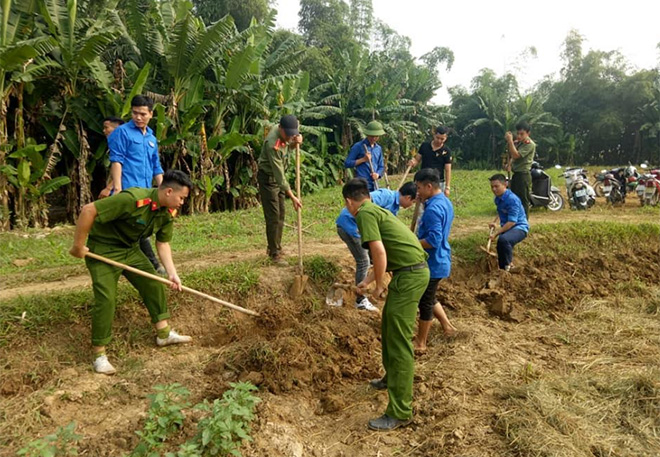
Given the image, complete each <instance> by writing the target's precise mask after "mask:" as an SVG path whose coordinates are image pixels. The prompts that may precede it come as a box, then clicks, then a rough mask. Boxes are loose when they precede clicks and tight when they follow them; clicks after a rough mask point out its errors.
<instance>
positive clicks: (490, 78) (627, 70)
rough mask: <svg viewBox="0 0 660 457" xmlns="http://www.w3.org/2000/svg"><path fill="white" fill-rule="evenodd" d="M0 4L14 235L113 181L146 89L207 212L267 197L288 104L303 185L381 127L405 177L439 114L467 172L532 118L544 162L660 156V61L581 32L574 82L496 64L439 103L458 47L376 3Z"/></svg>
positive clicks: (8, 211) (489, 162) (570, 47)
mask: <svg viewBox="0 0 660 457" xmlns="http://www.w3.org/2000/svg"><path fill="white" fill-rule="evenodd" d="M0 3H1V9H0V20H1V23H0V230H8V229H10V228H12V227H19V228H22V227H28V226H45V225H48V224H49V222H50V223H52V222H53V221H63V220H65V219H68V220H69V221H73V220H75V218H76V217H77V214H78V212H79V211H80V208H81V207H82V205H84V204H86V203H88V202H90V201H92V200H93V199H94V198H95V196H96V195H97V194H98V192H99V191H100V190H101V188H103V187H104V185H105V182H106V179H107V167H108V165H109V163H108V154H107V144H106V141H105V138H104V136H103V134H102V132H101V131H102V121H103V118H104V117H105V116H120V117H123V118H124V119H128V118H129V117H130V105H129V103H130V99H131V97H132V96H133V95H135V94H138V93H146V94H147V95H150V96H151V97H152V98H153V99H154V100H155V101H156V103H157V104H156V107H155V110H154V111H155V113H154V122H153V123H152V128H153V129H154V131H155V133H156V136H157V138H158V140H159V144H160V153H161V160H162V163H163V166H164V168H165V169H168V168H179V169H182V170H185V171H186V172H188V173H190V175H191V177H192V178H193V182H194V183H195V186H196V188H195V190H194V192H193V193H192V194H191V198H190V202H189V205H188V208H187V210H188V212H191V213H205V212H209V211H212V210H236V209H239V208H245V207H248V206H251V205H254V204H255V203H256V202H257V199H256V195H257V189H256V158H257V157H258V153H259V150H260V147H261V143H262V140H263V138H264V134H265V132H266V131H267V130H268V129H270V128H271V127H272V123H273V122H276V121H277V120H278V119H279V117H280V116H281V115H283V114H288V113H292V114H295V115H297V116H298V117H299V119H300V120H301V122H302V124H303V126H302V128H301V130H302V132H303V134H304V135H305V137H306V140H305V145H304V151H303V170H302V172H303V176H304V179H303V183H304V188H303V191H304V192H313V191H315V190H318V189H320V188H323V187H328V186H332V185H335V184H336V183H337V182H338V181H340V180H341V179H343V178H344V170H343V160H344V157H345V155H346V153H347V149H348V148H349V147H350V145H351V144H352V143H353V142H354V141H356V140H358V139H360V138H361V136H362V134H361V131H362V129H363V127H364V126H365V125H366V123H367V122H369V121H370V120H372V119H378V120H380V121H381V122H383V123H384V126H385V130H386V131H387V133H388V135H387V136H386V137H384V138H382V140H381V144H383V146H384V148H385V150H386V158H387V162H388V168H389V171H390V172H391V173H393V172H396V171H400V170H402V168H403V167H404V164H405V162H406V160H407V159H408V158H409V157H410V155H411V154H412V152H413V151H414V149H415V148H417V147H418V146H419V144H420V142H421V141H423V140H424V139H426V138H427V137H428V136H429V135H430V131H431V129H432V128H433V127H434V126H437V125H439V124H446V125H448V126H450V127H451V128H452V129H453V133H452V135H451V136H450V141H449V146H450V147H451V148H452V150H453V152H454V156H455V164H456V166H457V167H462V168H493V167H495V168H497V167H500V166H501V156H502V153H503V152H504V142H503V135H504V132H505V131H507V130H511V129H513V127H514V125H515V124H516V122H518V121H520V120H523V119H524V120H527V121H529V122H530V123H531V125H532V128H533V134H532V136H533V138H534V139H535V140H536V141H537V143H538V145H539V146H538V154H539V158H540V159H541V160H542V161H543V162H545V163H546V165H549V164H554V163H561V164H563V165H567V164H586V163H589V164H622V163H626V162H628V161H630V162H633V163H639V162H640V161H642V160H648V161H650V162H654V163H658V162H660V78H659V70H658V68H653V69H642V70H639V69H633V68H631V67H630V65H629V64H628V63H627V62H626V59H625V58H624V56H622V55H621V54H620V53H618V52H616V51H600V50H590V51H588V52H587V51H586V50H585V49H584V46H583V43H584V37H582V36H581V35H580V34H579V32H578V31H572V32H571V33H569V35H568V36H567V37H566V40H565V43H564V46H563V51H562V59H563V67H562V68H561V71H560V72H559V74H558V76H556V77H548V78H546V79H544V80H542V81H539V82H538V84H537V85H536V86H535V87H534V88H533V89H531V90H529V91H526V92H523V91H521V89H520V88H519V86H518V83H517V80H516V77H515V74H513V73H507V74H504V75H499V74H496V73H495V72H494V71H492V70H490V69H483V70H482V71H481V72H480V73H479V74H478V75H476V76H475V77H474V79H473V80H472V83H471V85H470V86H469V87H452V88H450V89H449V92H450V95H451V103H450V104H449V105H448V106H438V105H435V104H433V103H432V99H433V97H434V93H435V92H436V91H437V90H438V89H439V88H440V87H441V84H442V83H441V73H442V72H446V71H451V67H452V64H453V62H454V54H453V52H452V51H451V50H450V49H448V48H446V47H443V46H442V43H437V47H435V48H434V49H433V50H432V51H431V52H429V53H427V54H425V55H423V56H421V57H420V58H416V57H414V56H413V55H412V54H411V52H410V47H411V43H410V40H409V39H408V38H406V37H405V36H401V35H399V34H398V33H397V32H396V31H395V30H394V27H395V26H396V24H389V25H388V24H384V23H382V22H381V21H379V20H378V19H377V18H375V17H374V16H373V13H372V7H371V1H370V0H351V1H350V2H348V3H346V2H344V1H342V0H301V9H300V14H299V24H298V25H299V27H298V28H299V31H300V33H294V32H291V31H287V30H278V29H276V27H275V25H274V24H275V16H276V12H275V11H274V10H273V9H272V5H271V4H269V2H268V0H194V1H192V2H189V1H184V0H79V1H76V0H20V1H18V0H0ZM527 54H528V55H529V58H533V54H534V49H533V48H529V52H527ZM49 219H50V221H49Z"/></svg>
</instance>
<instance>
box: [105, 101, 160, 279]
mask: <svg viewBox="0 0 660 457" xmlns="http://www.w3.org/2000/svg"><path fill="white" fill-rule="evenodd" d="M153 108H154V104H153V101H152V100H151V99H150V98H149V97H145V96H143V95H136V96H135V97H133V99H132V100H131V117H132V119H131V120H130V121H128V122H127V123H125V124H122V125H120V126H119V127H117V128H116V129H115V130H114V131H113V132H112V134H111V135H110V136H109V137H108V148H109V149H110V177H111V179H112V181H111V182H110V183H109V184H108V186H107V187H106V189H112V191H111V192H108V194H110V193H111V194H118V193H119V192H121V191H122V190H124V189H129V188H131V187H141V188H151V187H153V184H154V181H155V182H156V186H160V184H161V182H162V181H163V168H162V167H161V165H160V158H159V156H158V140H156V136H155V135H154V132H153V130H151V128H149V121H150V120H151V118H152V117H153ZM106 196H107V195H105V194H104V192H102V193H101V197H106ZM140 249H142V252H144V254H145V255H146V256H147V258H148V259H149V261H150V262H151V263H152V264H153V266H154V268H155V269H156V271H158V273H160V274H163V273H164V272H165V269H164V268H163V267H162V266H161V265H160V263H159V262H158V259H157V258H156V254H154V250H153V248H152V246H151V242H150V241H149V238H144V239H141V240H140Z"/></svg>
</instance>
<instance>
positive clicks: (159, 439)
mask: <svg viewBox="0 0 660 457" xmlns="http://www.w3.org/2000/svg"><path fill="white" fill-rule="evenodd" d="M154 390H155V393H153V394H150V395H149V396H148V398H149V400H150V404H149V411H148V413H147V420H146V422H145V424H144V427H143V429H142V430H139V431H137V432H135V433H136V434H137V435H138V436H139V437H140V444H138V446H137V447H136V448H135V450H134V451H133V454H132V455H133V456H149V457H151V456H158V455H159V453H158V452H154V451H155V450H157V449H159V448H160V447H162V445H163V443H164V442H165V441H166V440H167V438H168V437H169V436H170V435H172V434H173V433H174V432H176V431H177V430H178V429H179V428H180V427H182V426H183V420H184V419H185V415H184V414H183V409H185V408H188V407H189V406H190V404H189V403H188V402H187V399H188V397H189V396H190V391H189V390H188V389H186V388H185V387H183V386H182V385H181V384H179V383H174V384H170V385H167V386H162V385H158V386H155V387H154Z"/></svg>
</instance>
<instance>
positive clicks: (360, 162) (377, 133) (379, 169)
mask: <svg viewBox="0 0 660 457" xmlns="http://www.w3.org/2000/svg"><path fill="white" fill-rule="evenodd" d="M364 135H365V136H366V138H365V139H364V140H362V141H358V142H357V143H355V144H354V145H353V146H352V147H351V150H350V152H349V153H348V157H346V160H345V161H344V166H345V167H346V168H355V177H356V178H364V179H366V180H367V185H368V186H369V192H372V191H374V190H376V183H377V182H378V180H379V179H380V178H381V177H382V176H383V174H384V173H385V162H384V160H383V148H382V147H381V146H380V144H378V140H379V139H380V137H381V136H383V135H385V130H383V124H381V123H380V122H378V121H371V122H369V123H368V124H367V128H366V129H365V130H364ZM365 146H366V150H365ZM369 162H371V166H370V165H369Z"/></svg>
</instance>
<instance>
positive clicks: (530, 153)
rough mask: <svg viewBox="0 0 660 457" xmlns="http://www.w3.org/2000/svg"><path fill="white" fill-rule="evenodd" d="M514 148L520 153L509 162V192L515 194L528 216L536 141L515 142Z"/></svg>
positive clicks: (528, 139)
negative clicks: (510, 172)
mask: <svg viewBox="0 0 660 457" xmlns="http://www.w3.org/2000/svg"><path fill="white" fill-rule="evenodd" d="M516 149H518V154H520V158H519V159H515V160H514V161H513V162H512V164H511V170H512V171H513V177H512V178H511V192H513V193H514V194H516V195H517V196H518V198H519V199H520V201H521V202H522V205H523V208H524V209H525V215H526V216H527V217H528V218H529V205H530V203H531V196H530V191H531V190H530V189H531V187H532V175H531V173H530V170H531V169H532V162H533V161H534V155H535V153H536V143H534V141H532V139H531V138H527V139H526V140H525V141H523V142H520V143H516Z"/></svg>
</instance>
